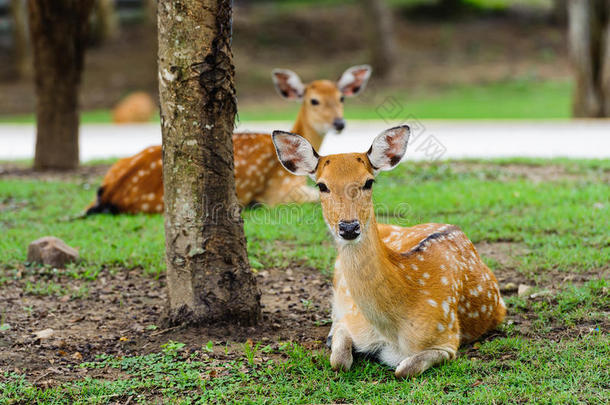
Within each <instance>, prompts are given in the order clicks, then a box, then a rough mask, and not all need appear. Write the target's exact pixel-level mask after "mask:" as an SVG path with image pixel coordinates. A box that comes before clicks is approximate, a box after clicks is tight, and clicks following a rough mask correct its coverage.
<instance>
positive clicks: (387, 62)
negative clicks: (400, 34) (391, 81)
mask: <svg viewBox="0 0 610 405" xmlns="http://www.w3.org/2000/svg"><path fill="white" fill-rule="evenodd" d="M362 3H363V9H364V10H365V13H366V16H365V20H366V21H367V24H368V42H369V49H370V57H371V65H372V66H373V70H374V72H375V76H378V77H381V78H387V77H390V76H391V75H392V72H393V70H394V65H395V63H396V41H395V40H394V27H393V21H392V11H391V10H390V8H389V7H388V5H387V4H386V2H385V0H362Z"/></svg>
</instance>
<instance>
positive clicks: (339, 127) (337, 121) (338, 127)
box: [333, 118, 345, 131]
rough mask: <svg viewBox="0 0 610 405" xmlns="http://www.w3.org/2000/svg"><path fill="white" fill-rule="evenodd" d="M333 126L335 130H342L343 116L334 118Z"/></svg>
mask: <svg viewBox="0 0 610 405" xmlns="http://www.w3.org/2000/svg"><path fill="white" fill-rule="evenodd" d="M333 127H335V130H337V131H343V128H345V120H344V119H343V118H335V120H334V121H333Z"/></svg>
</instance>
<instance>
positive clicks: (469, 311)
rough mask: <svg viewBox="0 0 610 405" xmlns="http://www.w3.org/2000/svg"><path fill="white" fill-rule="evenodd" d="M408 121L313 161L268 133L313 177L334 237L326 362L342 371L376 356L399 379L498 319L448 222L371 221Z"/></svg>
mask: <svg viewBox="0 0 610 405" xmlns="http://www.w3.org/2000/svg"><path fill="white" fill-rule="evenodd" d="M408 138H409V127H407V126H401V127H396V128H392V129H389V130H387V131H385V132H383V133H382V134H380V135H379V136H377V138H375V140H374V141H373V144H372V146H371V148H370V149H369V150H368V152H366V153H349V154H339V155H330V156H322V157H320V156H319V155H318V154H317V152H316V150H315V149H314V148H313V147H312V145H311V144H310V143H309V142H308V141H307V140H306V139H304V138H303V137H301V136H298V135H296V134H290V133H287V132H281V131H275V132H274V133H273V142H274V144H275V147H276V149H277V155H278V157H279V160H280V161H281V162H282V164H283V165H284V167H285V168H286V169H287V170H289V171H291V172H292V173H293V174H295V175H307V176H310V177H311V178H312V179H313V180H314V181H316V182H317V186H318V188H319V191H320V201H321V204H322V211H323V215H324V220H325V221H326V224H327V225H328V228H329V229H330V233H331V234H332V236H333V237H334V239H335V242H336V246H337V251H338V255H337V259H336V262H335V272H334V280H333V292H334V296H333V303H332V320H333V324H332V328H331V331H330V334H329V342H330V347H331V355H330V364H331V366H332V368H333V369H335V370H337V369H345V370H348V369H349V368H350V367H351V365H352V361H353V357H352V356H353V354H352V349H354V350H355V351H356V352H361V353H366V354H371V355H375V356H376V357H377V358H378V359H379V360H380V361H381V362H383V363H385V364H387V365H389V366H391V367H393V368H395V374H396V376H397V377H407V376H415V375H418V374H420V373H422V372H424V371H425V370H427V369H428V368H430V367H432V366H434V365H435V364H438V363H441V362H443V361H446V360H449V359H453V358H455V355H456V351H457V349H458V347H459V345H460V344H461V343H464V342H470V341H472V340H475V339H477V338H478V337H480V336H481V335H482V334H483V333H485V332H486V331H489V330H491V329H493V328H494V327H496V326H497V325H498V324H499V323H501V322H502V320H503V319H504V316H505V313H506V307H505V305H504V302H503V300H502V298H501V296H500V291H499V288H498V283H497V281H496V278H495V277H494V275H493V273H492V272H491V270H490V269H489V268H488V267H487V266H486V265H485V263H483V261H482V260H481V258H480V257H479V255H478V253H477V251H476V249H475V247H474V245H473V244H472V242H471V241H470V240H469V239H468V238H467V237H466V235H464V233H463V232H462V231H461V230H460V229H459V228H458V227H457V226H454V225H446V224H434V223H431V224H421V225H416V226H412V227H410V228H403V227H398V226H393V225H384V224H377V222H376V221H375V212H374V207H373V202H372V188H373V183H374V182H375V175H376V174H377V173H378V172H380V171H384V170H390V169H392V168H394V167H395V166H396V165H397V164H398V163H399V162H400V161H401V159H402V158H403V156H404V154H405V151H406V147H407V141H408Z"/></svg>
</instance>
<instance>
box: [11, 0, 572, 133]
mask: <svg viewBox="0 0 610 405" xmlns="http://www.w3.org/2000/svg"><path fill="white" fill-rule="evenodd" d="M16 1H17V2H18V1H20V0H16ZM13 2H15V0H14V1H13ZM104 3H106V4H108V3H111V6H112V8H111V10H110V13H112V14H113V16H112V17H111V18H110V20H109V21H110V23H108V22H105V23H104V22H103V21H102V23H100V21H101V20H104V21H108V19H107V18H100V15H102V14H103V13H105V12H108V11H104V9H103V8H102V6H101V5H103V4H104ZM150 3H154V1H152V0H150V1H149V0H118V1H116V2H112V1H110V2H105V1H100V2H98V5H97V6H96V9H95V12H94V14H93V16H92V25H93V29H92V32H91V35H90V37H91V38H90V39H89V48H88V50H87V54H86V57H85V69H84V73H83V83H82V87H81V94H80V98H81V107H82V111H83V121H84V122H108V121H110V113H109V110H110V109H111V108H112V107H113V106H114V105H116V103H117V102H118V101H119V100H120V99H121V98H123V97H125V96H126V95H127V94H129V93H131V92H134V91H142V90H143V91H146V92H148V93H150V94H151V95H152V96H153V97H154V98H155V99H156V95H157V65H156V29H155V25H154V23H153V21H154V20H152V19H151V17H150V15H152V14H154V11H152V12H151V7H153V6H154V4H153V6H151V5H150ZM367 3H368V4H369V6H370V4H371V3H384V6H385V7H387V8H388V10H389V13H390V17H391V20H392V31H391V32H392V34H391V37H392V38H391V39H392V41H393V47H394V49H393V53H394V56H393V58H392V61H391V65H392V66H391V69H388V70H389V73H388V74H386V76H385V77H382V75H381V73H384V72H383V70H384V69H383V68H384V67H385V64H379V63H377V65H378V66H376V71H375V72H374V73H373V77H372V80H371V82H370V86H369V88H368V89H367V91H366V92H365V93H363V94H362V96H361V97H359V98H357V99H354V100H350V101H349V102H348V105H347V107H346V116H347V117H348V118H351V119H353V118H362V119H369V118H378V117H377V115H376V112H375V107H376V106H377V105H379V104H381V103H382V102H383V101H384V100H385V99H386V98H387V97H388V96H394V97H396V98H398V99H399V100H401V101H402V102H403V105H404V107H405V109H406V113H407V114H410V115H415V116H417V117H419V118H568V117H569V116H570V115H571V112H570V97H571V96H570V94H571V91H572V87H573V85H572V83H571V82H572V81H573V79H572V77H571V76H572V75H571V72H570V66H569V61H568V49H567V28H566V23H565V13H563V12H561V11H557V10H564V9H565V4H563V5H562V3H564V2H563V1H561V0H556V1H553V0H386V1H385V2H383V1H382V0H282V1H272V0H236V1H235V13H234V38H233V41H234V42H233V44H234V49H233V50H234V54H235V65H236V81H237V83H236V85H237V91H238V98H239V116H240V119H241V120H268V119H288V120H291V119H293V118H294V116H295V114H296V111H297V109H298V105H296V104H292V103H287V102H285V101H283V100H281V99H280V98H279V97H277V95H276V94H275V91H274V89H273V86H272V83H271V77H270V72H271V69H273V68H275V67H282V68H288V69H292V70H294V71H296V72H297V73H299V74H300V75H301V77H302V79H303V80H304V81H310V80H314V79H319V78H328V79H337V78H338V76H339V74H340V73H341V72H342V71H343V70H344V69H345V68H346V67H348V66H351V65H354V64H361V63H373V62H372V59H374V55H375V52H376V50H378V48H379V47H382V46H383V44H382V43H381V39H380V38H379V36H378V35H376V34H375V31H371V29H369V27H370V26H371V22H370V20H371V18H369V17H370V15H371V13H370V12H368V10H369V9H368V8H367ZM10 5H11V1H9V0H0V95H1V97H0V122H33V115H32V113H33V111H34V103H35V93H34V88H33V87H34V86H33V83H32V80H31V78H30V77H28V73H27V72H20V71H19V68H18V64H17V63H16V58H17V56H18V54H19V51H20V50H19V49H17V46H16V37H15V32H16V30H15V26H14V25H15V24H14V19H13V18H12V17H11V7H10ZM113 21H114V22H113ZM381 24H383V22H381Z"/></svg>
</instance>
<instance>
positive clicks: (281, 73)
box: [272, 69, 305, 100]
mask: <svg viewBox="0 0 610 405" xmlns="http://www.w3.org/2000/svg"><path fill="white" fill-rule="evenodd" d="M272 77H273V84H275V89H276V90H277V92H278V93H280V96H282V97H284V98H286V99H288V100H300V99H302V98H303V94H305V86H304V85H303V82H301V78H300V77H299V75H297V74H296V73H294V72H293V71H292V70H288V69H273V72H272Z"/></svg>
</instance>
